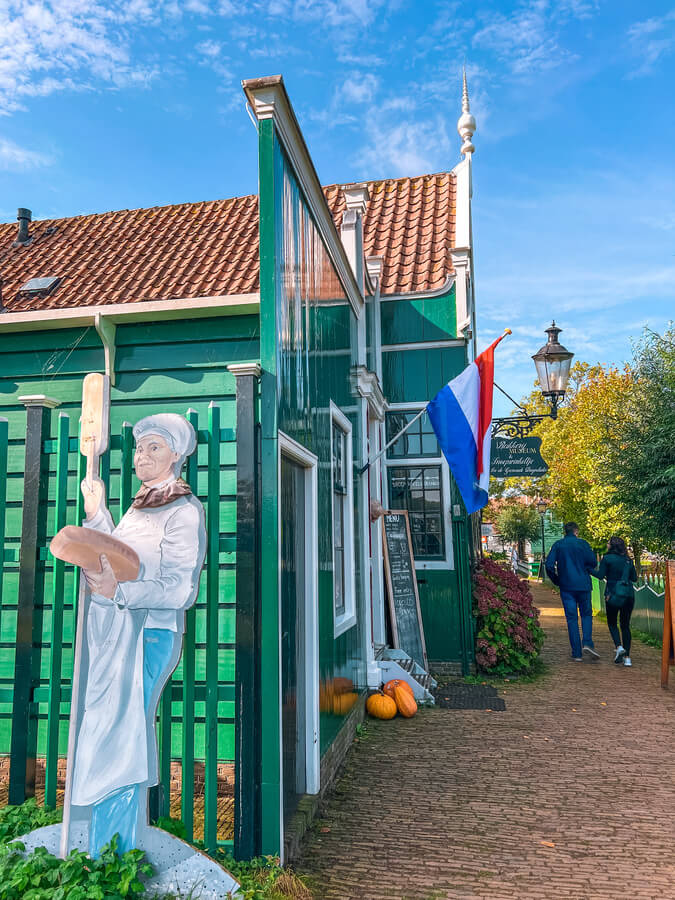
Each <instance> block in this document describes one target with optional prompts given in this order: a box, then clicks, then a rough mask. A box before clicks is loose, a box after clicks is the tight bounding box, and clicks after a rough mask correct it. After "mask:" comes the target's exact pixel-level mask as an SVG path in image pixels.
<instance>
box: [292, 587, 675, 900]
mask: <svg viewBox="0 0 675 900" xmlns="http://www.w3.org/2000/svg"><path fill="white" fill-rule="evenodd" d="M535 593H536V595H537V602H538V603H539V605H540V606H542V607H553V606H556V607H559V600H558V598H557V596H556V595H554V594H553V593H552V592H550V591H548V590H547V589H546V588H540V587H538V586H537V587H535ZM545 612H546V615H544V616H543V617H542V624H543V625H544V627H545V629H546V632H547V641H546V647H545V650H544V659H545V661H546V662H547V663H548V665H549V666H550V673H549V674H548V675H546V676H545V677H544V678H542V679H540V680H539V681H538V682H536V683H535V684H530V685H513V686H511V685H510V684H509V685H505V687H506V694H505V700H506V704H507V709H506V711H505V712H488V711H456V710H446V709H433V710H423V711H421V712H420V713H419V714H418V716H417V717H415V718H414V719H411V720H407V721H406V720H404V719H401V718H399V717H397V718H396V719H394V720H393V721H392V722H373V720H369V723H368V736H367V738H366V739H365V740H363V741H358V742H357V743H356V744H355V745H354V747H353V749H352V751H351V754H350V758H349V762H348V765H347V769H346V772H345V776H344V777H343V779H342V781H341V783H340V785H339V786H338V789H337V793H336V794H335V795H334V797H333V798H332V799H331V800H330V801H329V802H328V804H327V807H326V809H325V812H324V818H323V820H322V821H321V822H319V823H318V826H317V827H315V828H314V829H313V831H312V832H311V833H310V836H309V838H308V839H307V841H306V843H305V845H304V849H303V855H302V858H301V859H300V860H299V861H298V863H297V869H298V871H300V872H305V873H308V874H310V875H311V876H312V877H313V878H314V879H315V884H316V885H317V888H316V897H317V898H320V900H337V898H343V900H350V898H355V900H356V898H358V900H444V898H485V900H499V898H518V900H520V898H543V900H562V898H574V900H582V898H584V900H585V898H592V900H604V898H608V900H609V898H612V900H614V898H623V897H625V898H639V900H655V898H663V900H671V898H672V900H675V824H674V823H675V779H674V777H673V773H674V772H675V727H674V725H675V716H674V713H675V670H674V671H673V676H674V680H673V685H672V688H671V691H670V692H666V691H663V690H661V688H660V686H659V659H660V651H658V650H656V649H653V648H650V647H647V646H645V645H644V644H642V643H639V642H637V643H636V644H635V645H634V648H633V652H632V656H633V663H634V668H633V669H625V668H623V667H618V666H615V665H614V664H613V663H612V649H613V645H612V644H611V640H610V638H609V634H608V633H607V626H606V625H605V624H604V623H603V622H599V621H596V622H595V623H594V624H595V629H594V632H595V634H594V638H595V642H596V647H597V648H598V650H599V651H600V652H601V654H602V660H601V661H600V662H596V663H591V662H584V663H577V662H572V661H570V660H569V645H568V642H567V632H566V628H565V620H564V618H563V617H562V611H561V610H558V609H555V610H553V609H552V610H546V611H545ZM550 613H554V614H553V615H552V614H550ZM503 696H504V695H503ZM327 828H330V831H327V830H326V829H327ZM544 841H545V842H548V844H554V845H555V846H553V847H551V846H547V845H546V844H544V843H542V842H544Z"/></svg>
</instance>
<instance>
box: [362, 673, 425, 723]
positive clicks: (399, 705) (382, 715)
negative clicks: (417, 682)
mask: <svg viewBox="0 0 675 900" xmlns="http://www.w3.org/2000/svg"><path fill="white" fill-rule="evenodd" d="M366 710H367V711H368V713H369V715H371V716H373V717H374V718H375V719H393V718H394V716H395V715H396V713H400V715H402V716H403V717H404V718H405V719H409V718H411V716H414V715H415V713H416V712H417V703H416V702H415V695H414V694H413V689H412V688H411V687H410V685H409V684H408V682H407V681H400V680H399V679H398V678H394V679H393V680H392V681H388V682H387V683H386V684H385V685H384V686H383V688H382V690H380V691H375V692H374V693H373V694H371V695H370V697H368V699H367V700H366Z"/></svg>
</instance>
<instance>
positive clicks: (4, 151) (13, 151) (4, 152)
mask: <svg viewBox="0 0 675 900" xmlns="http://www.w3.org/2000/svg"><path fill="white" fill-rule="evenodd" d="M51 163H52V159H51V157H49V156H47V155H46V154H45V153H40V152H39V151H37V150H27V149H26V148H25V147H19V145H18V144H15V143H13V142H12V141H8V140H6V139H5V138H0V169H2V170H3V171H9V172H23V171H25V170H26V169H39V168H41V167H42V166H49V165H51Z"/></svg>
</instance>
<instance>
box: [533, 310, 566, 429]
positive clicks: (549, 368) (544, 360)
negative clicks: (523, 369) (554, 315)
mask: <svg viewBox="0 0 675 900" xmlns="http://www.w3.org/2000/svg"><path fill="white" fill-rule="evenodd" d="M561 331H562V328H558V326H557V325H556V324H555V321H554V322H553V324H552V325H550V326H549V327H548V328H547V329H546V334H547V335H548V341H547V342H546V343H545V344H544V346H543V347H542V348H541V350H538V351H537V352H536V353H535V354H534V356H533V357H532V359H533V360H534V365H535V367H536V369H537V377H538V378H539V384H540V385H541V392H542V394H543V395H544V397H546V399H547V400H548V402H549V403H550V404H551V418H552V419H556V418H557V417H558V403H562V401H563V400H564V399H565V391H566V390H567V382H568V381H569V377H570V365H571V364H572V357H573V356H574V354H573V353H570V352H569V350H566V349H565V348H564V347H563V345H562V344H561V343H560V342H559V341H558V335H559V334H560V332H561Z"/></svg>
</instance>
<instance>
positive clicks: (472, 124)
mask: <svg viewBox="0 0 675 900" xmlns="http://www.w3.org/2000/svg"><path fill="white" fill-rule="evenodd" d="M457 131H458V132H459V136H460V137H461V138H462V141H463V142H464V143H463V144H462V153H463V154H464V156H467V155H469V154H471V153H473V151H474V150H475V149H476V148H475V147H474V145H473V143H472V142H471V139H472V138H473V135H474V132H475V131H476V120H475V119H474V117H473V116H472V115H471V107H470V105H469V88H468V87H467V83H466V66H463V68H462V115H461V116H460V117H459V121H458V122H457Z"/></svg>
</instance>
